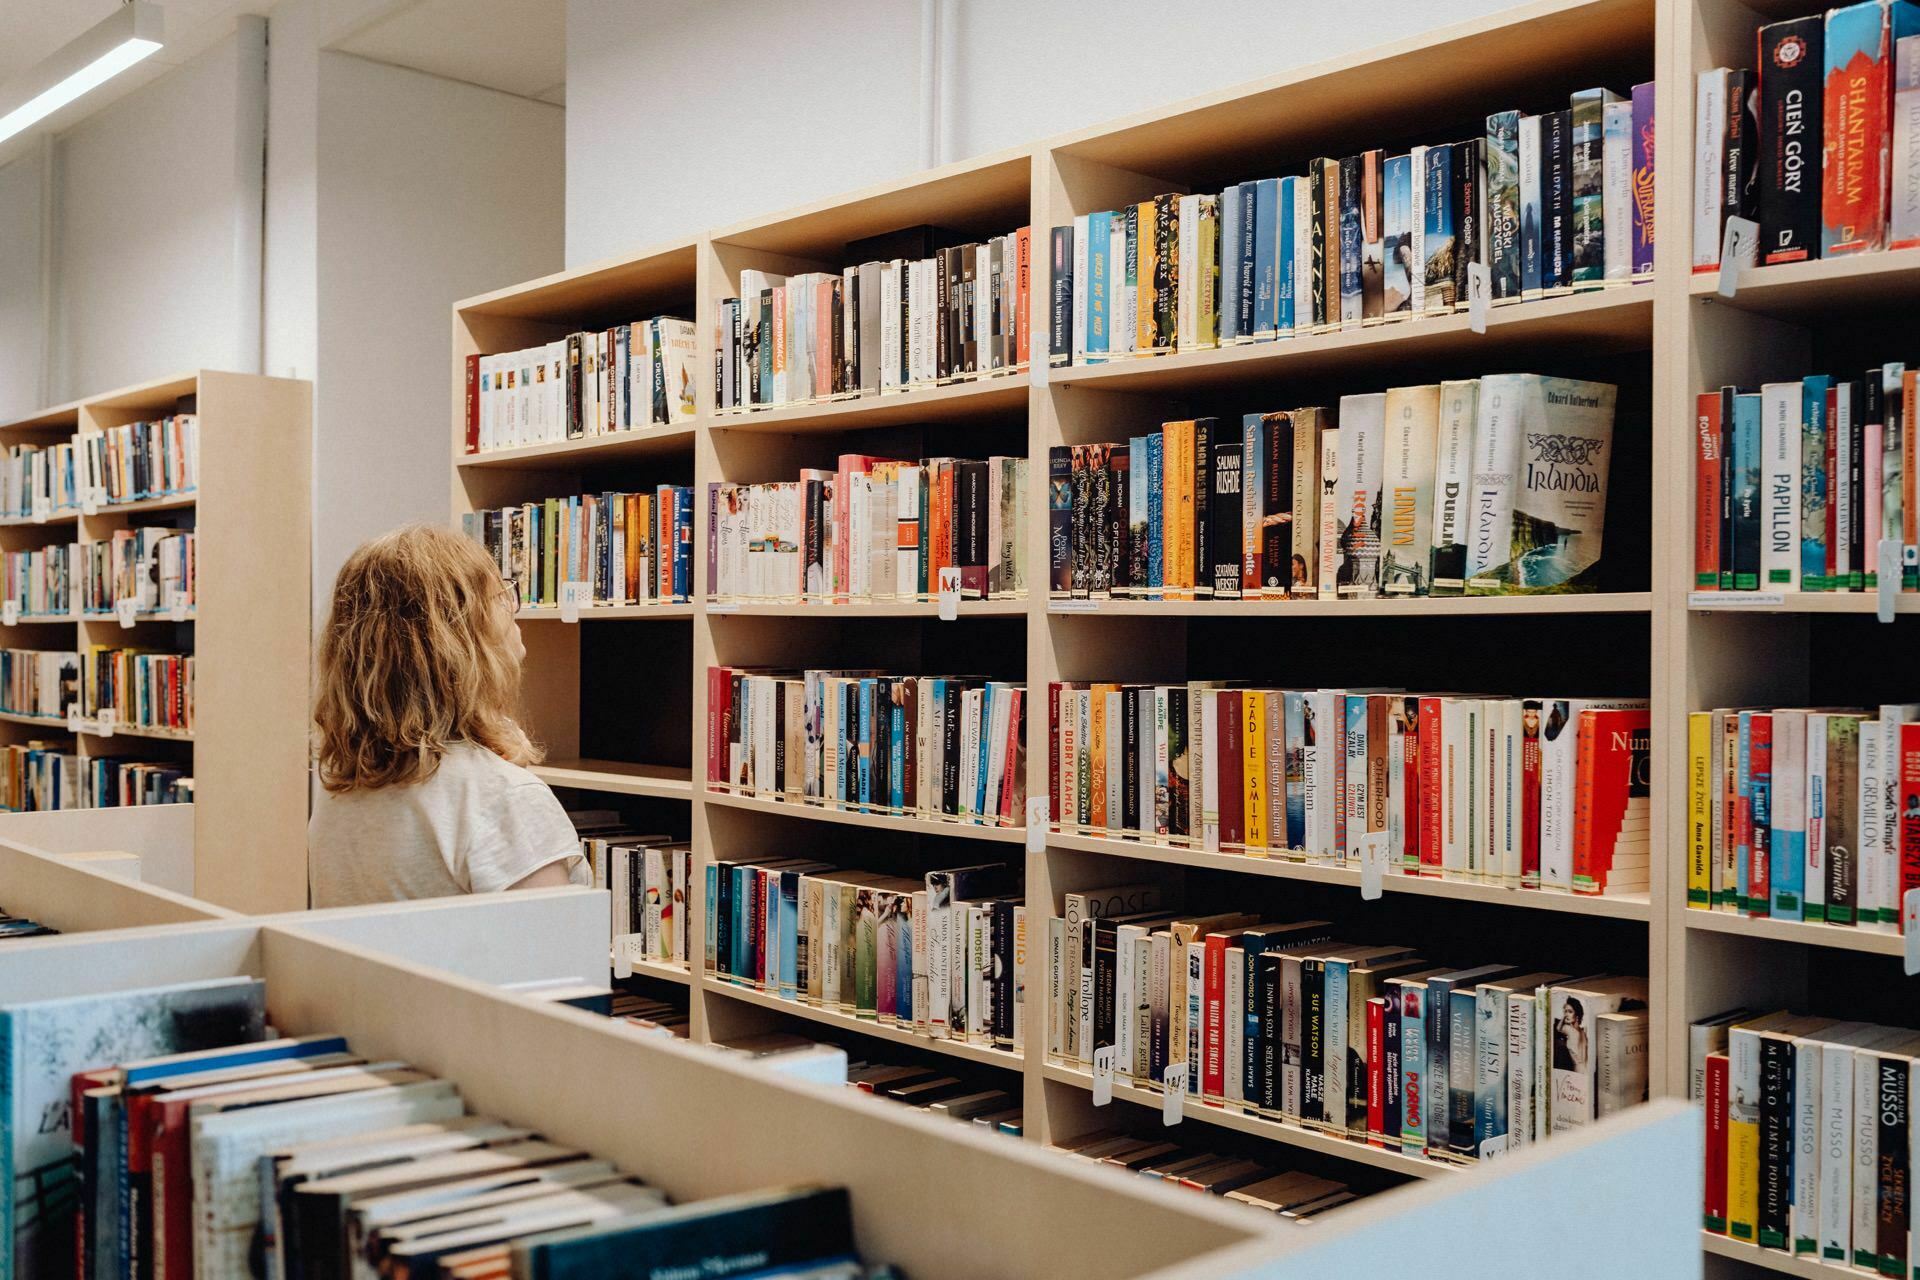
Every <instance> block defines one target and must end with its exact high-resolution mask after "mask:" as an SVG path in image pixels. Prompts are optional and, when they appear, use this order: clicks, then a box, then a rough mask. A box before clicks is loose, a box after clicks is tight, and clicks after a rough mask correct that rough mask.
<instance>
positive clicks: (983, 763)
mask: <svg viewBox="0 0 1920 1280" xmlns="http://www.w3.org/2000/svg"><path fill="white" fill-rule="evenodd" d="M1005 687H1006V686H1004V685H996V684H992V683H989V684H988V685H987V686H986V688H984V689H982V690H981V691H980V743H979V748H978V750H977V751H976V752H975V755H976V757H977V760H976V766H977V767H976V769H975V772H974V784H973V812H975V813H977V814H978V813H985V812H986V811H987V756H988V750H989V748H991V747H992V746H993V702H994V691H995V690H996V689H999V690H1002V691H1003V692H1002V693H1001V695H1000V696H1002V697H1005V696H1006V695H1005V693H1004V690H1005Z"/></svg>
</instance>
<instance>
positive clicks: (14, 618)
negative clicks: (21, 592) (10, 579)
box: [0, 600, 20, 627]
mask: <svg viewBox="0 0 1920 1280" xmlns="http://www.w3.org/2000/svg"><path fill="white" fill-rule="evenodd" d="M19 622H20V602H19V601H18V600H8V601H7V602H6V603H4V604H0V624H4V625H6V626H9V627H12V626H17V625H19Z"/></svg>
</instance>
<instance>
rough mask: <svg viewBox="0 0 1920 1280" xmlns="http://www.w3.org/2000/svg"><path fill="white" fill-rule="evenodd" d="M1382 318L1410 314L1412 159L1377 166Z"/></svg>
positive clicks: (1392, 158) (1400, 158)
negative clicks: (1381, 270)
mask: <svg viewBox="0 0 1920 1280" xmlns="http://www.w3.org/2000/svg"><path fill="white" fill-rule="evenodd" d="M1380 203H1381V238H1382V239H1383V240H1384V242H1385V243H1384V244H1383V245H1382V246H1381V247H1382V250H1383V252H1382V258H1383V260H1384V261H1383V266H1384V269H1385V271H1386V283H1385V285H1384V286H1383V291H1384V293H1385V297H1386V301H1385V305H1384V308H1383V310H1384V314H1386V315H1390V316H1391V315H1398V314H1401V313H1404V312H1409V311H1412V310H1413V275H1412V269H1413V268H1412V262H1413V157H1412V156H1410V155H1405V156H1388V157H1387V159H1386V163H1385V164H1384V165H1382V166H1381V192H1380Z"/></svg>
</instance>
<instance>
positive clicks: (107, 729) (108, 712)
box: [93, 707, 114, 738]
mask: <svg viewBox="0 0 1920 1280" xmlns="http://www.w3.org/2000/svg"><path fill="white" fill-rule="evenodd" d="M113 720H114V716H113V708H112V707H102V708H100V710H99V712H98V714H96V715H95V716H94V718H93V722H94V726H95V727H94V732H95V733H97V734H99V735H100V736H101V737H103V738H111V737H112V736H113Z"/></svg>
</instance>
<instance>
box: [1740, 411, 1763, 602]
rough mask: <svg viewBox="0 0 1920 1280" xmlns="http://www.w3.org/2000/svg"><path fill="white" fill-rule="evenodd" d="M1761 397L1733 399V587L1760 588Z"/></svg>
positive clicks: (1756, 589) (1744, 589) (1754, 589)
mask: <svg viewBox="0 0 1920 1280" xmlns="http://www.w3.org/2000/svg"><path fill="white" fill-rule="evenodd" d="M1760 501H1761V477H1760V397H1759V396H1758V395H1756V394H1749V393H1744V392H1743V393H1741V394H1740V395H1737V396H1735V397H1734V398H1733V589H1734V590H1735V591H1758V590H1759V589H1760Z"/></svg>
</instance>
